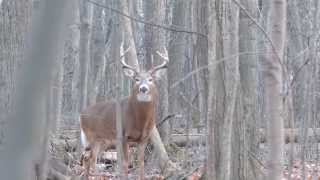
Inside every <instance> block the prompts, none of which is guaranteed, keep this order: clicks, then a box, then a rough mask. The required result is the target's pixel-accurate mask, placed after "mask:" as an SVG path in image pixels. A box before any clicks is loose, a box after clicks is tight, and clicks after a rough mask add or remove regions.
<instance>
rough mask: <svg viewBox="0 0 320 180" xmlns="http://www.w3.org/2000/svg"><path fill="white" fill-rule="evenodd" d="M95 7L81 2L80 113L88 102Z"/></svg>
mask: <svg viewBox="0 0 320 180" xmlns="http://www.w3.org/2000/svg"><path fill="white" fill-rule="evenodd" d="M92 12H93V6H92V4H91V3H88V2H87V1H86V0H81V1H80V24H81V26H80V54H79V64H80V86H79V87H80V94H79V95H80V97H79V100H80V102H79V111H82V110H83V109H84V108H85V107H86V106H87V102H88V99H87V98H88V91H87V88H88V78H89V77H88V71H89V62H90V38H91V31H92Z"/></svg>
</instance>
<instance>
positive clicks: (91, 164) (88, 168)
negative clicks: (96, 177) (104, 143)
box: [81, 144, 100, 179]
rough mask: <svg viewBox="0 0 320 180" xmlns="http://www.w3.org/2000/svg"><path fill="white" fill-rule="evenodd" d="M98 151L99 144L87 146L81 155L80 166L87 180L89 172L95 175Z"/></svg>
mask: <svg viewBox="0 0 320 180" xmlns="http://www.w3.org/2000/svg"><path fill="white" fill-rule="evenodd" d="M99 150H100V144H91V145H87V146H86V147H85V150H84V152H83V154H82V155H81V165H82V166H83V167H84V169H85V176H86V177H87V179H89V176H90V173H91V172H94V173H95V170H96V163H97V157H98V153H99Z"/></svg>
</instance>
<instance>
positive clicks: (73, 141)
mask: <svg viewBox="0 0 320 180" xmlns="http://www.w3.org/2000/svg"><path fill="white" fill-rule="evenodd" d="M58 134H59V135H55V136H52V138H51V141H50V154H51V157H54V159H56V160H57V161H59V162H61V163H63V164H66V167H68V168H69V170H70V172H69V174H70V173H71V174H72V173H75V172H74V171H73V170H74V169H75V167H78V166H79V158H80V152H79V149H80V148H79V145H80V142H79V137H78V130H76V129H73V130H70V129H68V130H64V131H62V132H60V133H58ZM166 149H167V151H168V154H169V156H170V159H171V160H172V161H173V162H175V163H176V164H177V165H178V167H180V172H177V173H180V174H181V175H182V176H183V175H185V176H188V175H189V174H192V173H193V172H195V171H197V170H198V169H199V168H203V165H204V160H205V157H206V156H205V150H206V148H205V146H204V145H203V144H202V143H196V144H195V143H190V144H188V145H187V146H178V145H176V144H171V145H169V146H167V147H166ZM267 150H268V148H267V145H266V144H265V143H261V144H260V145H259V147H258V149H257V151H256V152H257V153H256V154H254V153H249V154H250V157H252V159H254V160H255V161H256V162H257V163H255V164H257V165H258V166H259V167H258V168H259V169H260V170H261V171H260V172H261V173H262V174H265V172H266V167H267V166H266V157H267ZM130 151H131V153H130V154H131V158H130V159H131V163H130V167H129V172H130V174H131V176H132V177H134V176H135V175H136V174H137V170H138V169H137V168H136V167H137V164H138V163H137V162H136V161H135V160H134V159H136V158H135V156H136V148H131V150H130ZM116 156H117V155H116V152H115V151H109V152H104V153H101V156H100V158H99V161H98V165H97V167H98V168H97V169H98V171H99V172H103V173H104V174H106V173H107V174H112V173H113V172H115V168H114V167H115V165H116ZM284 158H285V159H284V162H285V163H284V172H283V174H284V180H286V179H291V180H300V179H307V180H320V144H319V143H313V144H310V143H309V144H308V143H306V144H305V145H304V146H302V145H301V144H298V143H293V144H286V145H285V154H284ZM145 168H146V173H147V174H148V175H152V176H156V175H159V174H161V171H160V168H159V166H158V159H157V157H155V155H154V154H153V153H152V146H151V145H149V146H148V147H147V149H146V165H145ZM57 171H59V170H57ZM62 174H64V173H62ZM67 174H68V173H67ZM289 176H290V177H291V178H289ZM132 179H135V178H132Z"/></svg>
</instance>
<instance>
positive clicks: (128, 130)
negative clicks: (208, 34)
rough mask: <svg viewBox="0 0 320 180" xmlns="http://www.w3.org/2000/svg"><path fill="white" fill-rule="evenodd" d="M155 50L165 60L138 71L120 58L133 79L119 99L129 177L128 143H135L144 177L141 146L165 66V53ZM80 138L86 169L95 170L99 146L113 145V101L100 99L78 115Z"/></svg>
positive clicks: (150, 123)
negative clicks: (126, 92) (146, 69)
mask: <svg viewBox="0 0 320 180" xmlns="http://www.w3.org/2000/svg"><path fill="white" fill-rule="evenodd" d="M157 54H158V55H159V56H160V57H162V59H163V60H164V61H163V62H162V63H161V64H160V65H158V66H156V67H153V68H151V69H150V70H149V71H139V70H138V69H136V68H134V67H132V66H130V65H128V64H127V63H126V62H125V60H124V59H122V60H121V63H122V68H123V71H124V74H125V75H126V76H128V77H129V78H131V79H132V80H134V84H133V86H132V89H131V93H130V96H129V97H128V98H126V99H122V100H121V103H120V105H121V117H122V124H123V130H122V133H123V142H122V146H123V152H124V162H123V166H124V167H123V170H124V174H125V176H126V178H127V177H128V156H129V155H128V153H129V152H128V150H129V144H132V143H135V144H137V145H138V162H139V163H138V164H139V166H140V170H139V179H144V150H145V147H146V144H147V141H148V139H149V136H150V132H151V130H152V129H153V128H154V126H155V105H156V102H157V88H156V85H155V83H154V82H155V80H158V79H159V78H160V77H161V76H162V74H163V72H164V71H163V70H164V69H166V68H167V64H168V61H169V60H168V54H167V52H166V53H165V54H161V53H159V52H157ZM80 127H81V140H82V144H83V145H84V147H85V152H84V153H85V154H89V155H88V156H87V158H86V159H87V162H88V165H87V166H88V169H89V171H90V169H92V170H93V171H94V170H95V165H96V161H97V156H98V153H99V151H100V150H105V149H108V148H110V147H112V146H115V142H116V137H117V132H116V102H115V101H109V102H101V103H97V104H95V105H92V106H89V107H88V108H87V109H85V110H84V111H83V112H82V113H81V115H80Z"/></svg>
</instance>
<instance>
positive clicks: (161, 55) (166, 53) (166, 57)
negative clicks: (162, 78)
mask: <svg viewBox="0 0 320 180" xmlns="http://www.w3.org/2000/svg"><path fill="white" fill-rule="evenodd" d="M164 53H165V54H162V53H160V52H159V51H157V54H158V55H159V56H160V57H161V58H162V59H164V61H163V62H162V64H160V65H158V66H155V67H154V68H152V72H154V71H157V70H159V69H163V68H167V64H168V63H169V57H168V51H167V49H166V48H164Z"/></svg>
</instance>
